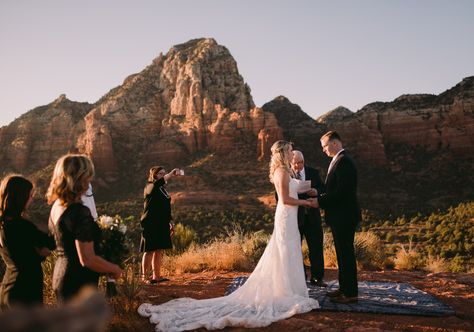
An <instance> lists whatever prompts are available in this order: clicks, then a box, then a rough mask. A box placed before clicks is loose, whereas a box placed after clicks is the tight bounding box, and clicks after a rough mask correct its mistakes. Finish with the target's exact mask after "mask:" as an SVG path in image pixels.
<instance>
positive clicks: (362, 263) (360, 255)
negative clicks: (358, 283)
mask: <svg viewBox="0 0 474 332" xmlns="http://www.w3.org/2000/svg"><path fill="white" fill-rule="evenodd" d="M354 249H355V254H356V260H357V268H358V269H359V270H362V269H366V270H374V269H381V268H383V267H384V264H385V252H384V248H383V243H382V241H381V240H380V238H379V237H378V236H377V235H376V234H375V233H373V232H370V231H369V232H357V233H356V235H355V239H354ZM324 265H325V266H326V267H334V268H337V255H336V249H335V248H334V240H333V238H332V235H331V234H330V232H325V233H324Z"/></svg>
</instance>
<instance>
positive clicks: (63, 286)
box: [49, 203, 101, 300]
mask: <svg viewBox="0 0 474 332" xmlns="http://www.w3.org/2000/svg"><path fill="white" fill-rule="evenodd" d="M53 208H54V206H53ZM49 227H50V230H51V233H53V235H54V238H55V240H56V252H57V255H58V258H57V260H56V264H55V266H54V274H53V290H54V291H55V292H56V296H57V297H58V299H60V300H68V299H70V298H71V297H73V296H74V295H76V294H77V293H78V292H79V290H80V289H81V288H82V287H83V286H85V285H91V286H93V287H97V285H98V281H99V273H97V272H95V271H92V270H90V269H88V268H87V267H84V266H82V265H81V262H80V260H79V256H78V253H77V249H76V243H75V241H76V240H78V241H80V242H93V243H94V251H95V252H96V253H97V252H99V244H100V239H101V231H100V228H99V226H98V225H97V223H96V222H95V221H94V218H93V217H92V215H91V212H90V210H89V208H88V207H86V206H84V205H82V204H81V203H74V204H71V205H69V206H68V207H67V208H66V210H64V212H63V213H62V215H61V216H60V217H59V220H58V221H57V222H56V223H55V224H53V223H52V222H50V224H49Z"/></svg>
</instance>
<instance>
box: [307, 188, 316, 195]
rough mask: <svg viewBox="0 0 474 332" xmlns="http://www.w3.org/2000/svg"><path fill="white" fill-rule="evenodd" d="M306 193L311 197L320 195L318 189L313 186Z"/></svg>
mask: <svg viewBox="0 0 474 332" xmlns="http://www.w3.org/2000/svg"><path fill="white" fill-rule="evenodd" d="M306 195H308V196H311V197H316V196H318V191H317V190H316V189H315V188H311V189H310V190H308V192H306Z"/></svg>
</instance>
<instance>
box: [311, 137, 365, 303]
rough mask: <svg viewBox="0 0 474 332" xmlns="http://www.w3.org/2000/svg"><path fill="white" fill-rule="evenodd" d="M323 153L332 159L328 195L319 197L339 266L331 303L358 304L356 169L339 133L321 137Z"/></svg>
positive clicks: (328, 174)
mask: <svg viewBox="0 0 474 332" xmlns="http://www.w3.org/2000/svg"><path fill="white" fill-rule="evenodd" d="M321 146H322V148H323V152H324V153H326V155H327V156H328V157H332V161H331V163H330V164H329V169H328V173H327V176H326V181H325V183H326V192H325V193H322V194H319V195H318V203H319V206H320V207H321V208H323V209H324V211H325V220H326V223H327V224H328V225H329V227H330V228H331V232H332V235H333V238H334V246H335V247H336V255H337V265H338V266H339V289H338V290H336V291H333V292H328V293H327V296H328V297H330V298H331V302H335V303H354V302H357V295H358V287H357V264H356V258H355V252H354V235H355V231H356V227H357V224H358V223H359V222H360V219H361V214H360V209H359V203H358V201H357V169H356V166H355V163H354V161H353V160H352V158H351V157H350V156H349V155H348V154H347V152H346V151H345V150H344V148H343V147H342V141H341V137H340V136H339V134H338V133H337V132H335V131H329V132H327V133H326V134H324V135H323V136H322V137H321Z"/></svg>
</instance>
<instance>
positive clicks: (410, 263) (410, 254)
mask: <svg viewBox="0 0 474 332" xmlns="http://www.w3.org/2000/svg"><path fill="white" fill-rule="evenodd" d="M393 261H394V264H395V268H396V269H397V270H418V269H420V268H421V267H422V266H423V262H422V258H421V255H420V253H419V252H418V251H417V250H416V249H415V248H413V247H412V242H411V241H410V244H409V247H408V249H405V246H404V245H403V244H400V250H399V251H398V252H397V253H396V255H395V259H394V260H393Z"/></svg>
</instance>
